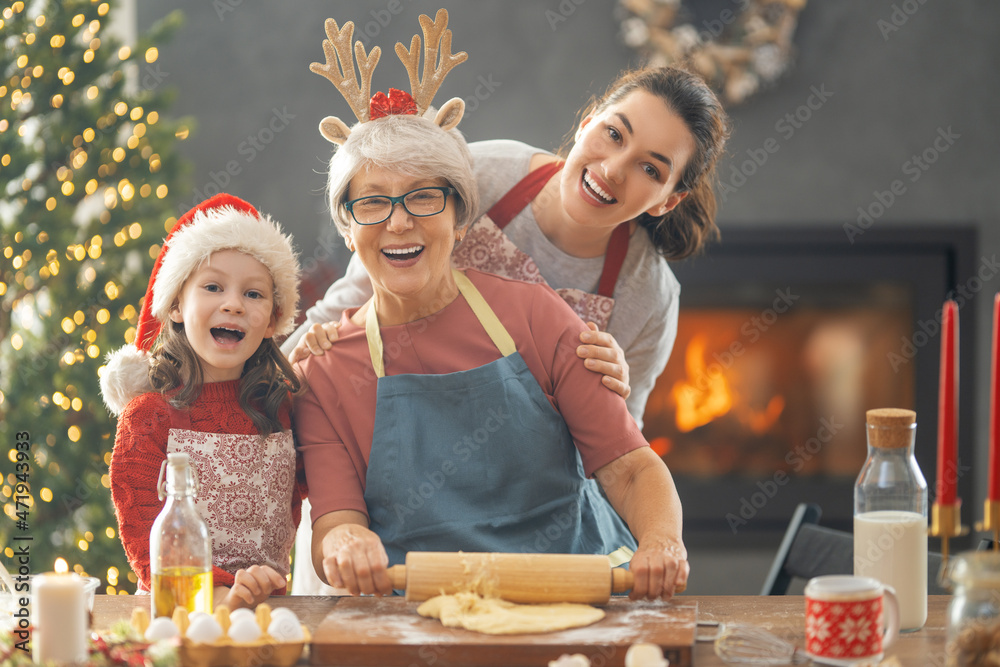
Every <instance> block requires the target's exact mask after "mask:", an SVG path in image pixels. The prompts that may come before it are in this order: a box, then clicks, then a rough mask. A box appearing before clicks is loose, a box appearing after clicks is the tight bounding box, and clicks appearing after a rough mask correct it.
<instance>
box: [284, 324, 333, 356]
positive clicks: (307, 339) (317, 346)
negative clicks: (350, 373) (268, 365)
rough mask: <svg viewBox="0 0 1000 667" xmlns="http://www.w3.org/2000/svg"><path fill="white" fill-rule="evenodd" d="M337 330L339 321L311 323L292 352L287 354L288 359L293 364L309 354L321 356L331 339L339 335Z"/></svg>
mask: <svg viewBox="0 0 1000 667" xmlns="http://www.w3.org/2000/svg"><path fill="white" fill-rule="evenodd" d="M339 330H340V322H317V323H316V324H314V325H312V326H311V327H309V331H307V332H306V334H305V335H304V336H302V338H300V339H299V342H298V344H297V345H296V346H295V349H294V350H292V353H291V354H290V355H288V361H289V362H291V363H293V364H294V363H296V362H298V361H302V360H303V359H308V358H309V356H310V355H312V356H315V357H319V356H322V355H323V353H325V352H326V351H327V350H329V349H330V346H331V345H332V344H333V341H335V340H337V338H339V337H340V331H339Z"/></svg>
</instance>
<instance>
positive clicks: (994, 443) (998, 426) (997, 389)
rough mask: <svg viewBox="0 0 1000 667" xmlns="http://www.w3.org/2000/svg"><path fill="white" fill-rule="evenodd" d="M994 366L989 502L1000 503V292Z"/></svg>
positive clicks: (995, 301) (995, 319)
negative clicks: (999, 367) (999, 369)
mask: <svg viewBox="0 0 1000 667" xmlns="http://www.w3.org/2000/svg"><path fill="white" fill-rule="evenodd" d="M992 350H993V365H992V366H991V367H990V483H989V488H988V492H987V500H994V501H1000V469H998V467H1000V451H998V450H1000V386H998V383H1000V372H998V369H997V365H998V364H1000V292H998V293H997V294H996V296H994V297H993V346H992Z"/></svg>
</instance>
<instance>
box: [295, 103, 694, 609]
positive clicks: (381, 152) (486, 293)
mask: <svg viewBox="0 0 1000 667" xmlns="http://www.w3.org/2000/svg"><path fill="white" fill-rule="evenodd" d="M338 143H339V142H338ZM476 191H477V188H476V182H475V179H474V176H473V172H472V167H471V162H470V156H469V152H468V147H467V146H466V144H465V141H464V140H463V139H462V137H461V135H460V134H459V133H458V131H457V130H445V129H442V127H441V126H439V125H438V124H437V123H436V122H435V121H434V120H431V119H429V118H425V117H421V116H416V115H389V116H385V117H383V118H379V119H378V120H372V121H369V122H363V123H359V124H358V125H356V126H355V127H354V128H353V129H352V130H351V131H350V136H349V137H348V138H346V140H345V141H344V143H343V145H342V146H341V148H340V149H338V151H337V152H336V154H335V156H334V158H333V159H332V161H331V164H330V177H329V196H330V204H331V210H332V214H333V217H334V220H335V222H336V224H337V227H338V230H339V231H340V233H341V234H342V235H343V236H344V239H345V241H346V243H347V246H348V247H349V248H350V249H351V250H352V251H353V252H356V253H357V255H358V257H359V258H360V260H361V262H362V263H363V264H364V267H365V269H366V270H367V272H368V275H369V276H370V277H371V282H372V288H373V291H374V296H373V297H372V299H371V300H369V301H368V302H367V303H365V304H364V305H363V306H361V307H360V308H357V309H349V310H347V311H346V312H345V313H344V315H343V317H342V319H341V325H340V337H339V339H338V340H337V341H335V342H334V343H333V345H332V348H331V349H330V350H329V351H328V352H327V353H326V354H325V355H323V356H317V357H310V358H307V359H306V360H304V361H303V362H301V363H300V364H299V369H300V371H301V372H302V374H303V376H304V377H305V380H306V383H307V387H308V390H307V391H306V393H305V394H304V395H303V396H302V397H301V398H300V399H299V400H298V401H297V402H296V408H295V424H296V431H297V435H298V440H299V443H300V447H301V450H302V453H303V456H304V459H305V467H306V471H307V478H308V481H309V487H310V492H311V499H312V503H313V509H312V516H313V563H314V566H315V568H316V571H317V574H319V576H320V577H321V578H322V579H323V580H325V581H326V582H328V583H329V584H330V585H332V586H336V587H343V588H346V589H347V590H348V591H349V592H350V593H352V594H354V595H357V594H361V593H365V594H388V593H390V592H391V590H392V587H391V584H390V581H389V578H388V575H387V573H386V570H387V567H388V566H389V565H390V564H396V563H401V562H403V560H404V557H405V554H406V552H408V551H459V550H464V551H497V552H554V553H591V554H594V553H609V552H611V551H613V550H615V549H616V548H618V547H620V546H623V545H625V546H634V545H635V542H634V541H633V535H634V536H635V538H636V539H637V541H638V547H637V549H636V554H635V556H634V557H633V559H632V561H631V566H630V567H631V570H632V572H633V574H634V576H635V585H634V588H633V591H632V593H631V596H632V597H633V598H664V599H666V598H670V597H671V596H672V595H673V594H674V591H675V588H676V587H677V586H678V585H683V584H685V583H686V580H687V576H688V564H687V561H686V550H685V548H684V545H683V542H682V540H681V505H680V500H679V498H678V496H677V492H676V489H675V487H674V484H673V480H672V479H671V476H670V473H669V471H668V470H667V468H666V466H665V465H664V464H663V461H662V460H661V459H660V458H659V457H658V456H657V455H656V454H655V453H653V451H652V450H651V449H650V448H649V446H648V443H647V442H646V441H645V440H644V439H643V436H642V434H641V432H640V431H639V429H638V427H637V426H636V424H635V421H634V420H633V419H632V418H631V417H630V416H629V413H628V410H627V408H626V405H625V402H624V401H623V400H622V398H621V397H620V396H618V395H617V394H615V393H613V392H611V391H609V390H607V389H606V388H605V387H603V386H602V384H601V379H600V376H599V375H596V374H594V373H591V372H590V371H588V370H587V369H586V368H585V367H584V365H583V364H581V363H580V362H579V359H578V358H577V356H576V354H575V349H576V346H577V341H578V340H579V334H580V332H582V331H585V330H586V329H587V327H586V325H585V324H584V323H583V322H582V321H581V320H580V319H579V318H578V317H577V316H576V315H575V314H574V313H573V312H572V311H571V310H570V308H569V307H568V306H567V305H566V303H565V302H564V301H563V300H562V299H561V298H560V297H559V296H558V295H556V293H555V292H553V291H552V290H551V289H550V288H548V287H547V286H544V285H538V284H527V283H521V282H518V281H513V280H509V279H505V278H499V277H496V276H493V275H490V274H486V273H481V272H478V271H475V270H472V269H467V270H466V271H464V272H460V271H456V270H453V269H452V268H451V255H452V251H453V249H454V247H455V245H456V243H459V242H461V239H462V236H463V234H464V232H465V230H466V228H467V226H468V225H469V223H470V222H471V221H472V218H473V216H474V215H475V212H476V210H477V206H478V202H477V194H476ZM595 479H596V483H595ZM597 483H599V484H600V487H601V489H603V490H604V494H605V495H606V497H607V499H605V497H604V496H602V494H601V492H600V490H601V489H599V488H598V486H597ZM609 501H610V503H609ZM623 519H624V521H623Z"/></svg>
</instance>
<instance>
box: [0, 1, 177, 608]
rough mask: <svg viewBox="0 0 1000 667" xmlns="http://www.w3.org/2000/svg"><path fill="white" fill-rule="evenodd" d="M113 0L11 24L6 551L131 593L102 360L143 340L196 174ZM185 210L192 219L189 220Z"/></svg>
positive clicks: (21, 13)
mask: <svg viewBox="0 0 1000 667" xmlns="http://www.w3.org/2000/svg"><path fill="white" fill-rule="evenodd" d="M114 5H115V2H113V1H107V2H105V1H91V0H44V1H35V2H30V3H27V4H26V3H24V2H14V3H8V4H6V5H5V6H4V9H3V11H2V16H0V36H2V39H3V43H4V44H3V46H4V48H3V52H2V53H0V74H2V78H0V188H3V193H2V197H0V240H2V247H3V256H2V257H0V455H2V456H3V463H2V464H0V476H2V480H0V494H2V496H0V503H3V505H4V516H3V517H0V546H2V547H5V548H4V551H3V553H4V556H5V558H3V561H5V562H6V564H7V566H8V568H10V567H11V566H13V568H14V569H18V568H23V567H24V566H25V565H27V567H28V568H29V569H30V571H32V572H42V571H49V570H52V568H53V565H54V563H55V561H56V560H57V559H58V558H62V559H64V560H65V561H66V563H67V565H68V566H69V568H70V569H72V570H75V571H77V572H80V573H87V574H90V575H92V576H97V577H99V578H101V579H102V587H101V588H100V589H99V592H108V593H116V592H122V591H134V589H135V576H134V575H133V574H132V572H131V570H130V568H129V566H128V563H127V561H126V559H125V554H124V551H123V550H122V546H121V543H120V541H119V539H118V534H117V523H116V521H115V517H114V511H113V508H112V504H111V494H110V491H109V482H108V462H109V461H110V458H111V449H112V447H113V445H114V433H115V421H114V419H113V418H112V417H111V416H110V415H109V413H108V411H107V409H106V408H105V407H104V405H103V403H102V401H101V397H100V394H99V391H98V370H99V368H100V367H101V366H102V364H103V363H104V357H105V355H106V354H107V353H108V352H109V351H111V350H113V349H116V348H118V347H121V346H122V345H124V344H125V343H126V342H131V341H132V338H133V337H134V335H135V325H136V322H137V317H138V312H137V311H138V308H139V306H140V300H141V298H142V296H143V294H144V293H145V289H146V283H147V280H148V276H149V271H150V269H151V268H152V264H153V259H154V258H155V257H156V253H157V252H158V251H159V245H158V243H160V242H161V241H162V239H163V237H164V235H165V233H166V231H168V230H169V229H170V227H171V226H172V224H173V223H174V222H175V219H176V216H177V215H179V211H178V206H180V202H181V201H182V200H183V195H184V193H185V191H186V188H185V186H184V184H185V182H186V173H187V169H186V167H185V165H184V163H183V161H182V160H181V158H180V157H179V156H178V154H177V153H176V142H177V141H178V140H180V139H184V138H185V137H186V136H187V133H188V130H187V125H188V123H186V122H184V121H168V120H167V119H165V118H163V117H161V116H160V111H161V109H163V108H164V107H165V106H166V104H167V103H168V102H169V100H168V95H169V91H168V88H167V85H166V84H167V82H168V81H167V80H168V77H169V75H168V74H167V73H164V72H162V71H161V70H160V68H159V66H158V65H157V62H156V61H157V55H158V54H157V48H156V44H159V43H162V40H163V39H164V38H166V37H167V36H168V34H169V33H170V32H171V31H172V30H174V29H175V28H176V27H177V26H178V25H179V24H180V17H179V15H177V14H172V15H170V16H169V17H167V18H166V19H164V20H163V21H161V22H160V23H159V24H157V25H156V26H155V27H154V28H152V29H151V30H150V32H149V33H147V34H146V35H143V36H141V37H140V38H138V39H137V40H136V43H135V44H134V45H126V44H123V43H122V42H121V41H120V40H119V39H116V37H115V35H113V34H111V32H110V31H109V30H108V24H109V21H110V19H111V15H112V13H113V12H114V7H113V6H114ZM181 212H182V211H181Z"/></svg>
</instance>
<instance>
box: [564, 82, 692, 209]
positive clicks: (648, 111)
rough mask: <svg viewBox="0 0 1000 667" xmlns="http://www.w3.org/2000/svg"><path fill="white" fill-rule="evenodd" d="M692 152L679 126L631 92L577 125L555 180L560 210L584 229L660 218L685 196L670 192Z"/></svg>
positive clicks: (653, 99) (657, 102)
mask: <svg viewBox="0 0 1000 667" xmlns="http://www.w3.org/2000/svg"><path fill="white" fill-rule="evenodd" d="M694 149H695V142H694V137H693V136H692V135H691V131H690V130H688V128H687V126H686V125H685V124H684V121H683V120H681V118H680V117H679V116H678V115H677V114H676V113H674V112H673V111H671V110H670V109H669V108H668V107H667V105H666V104H664V102H663V101H662V100H661V99H660V98H658V97H657V96H655V95H653V94H652V93H649V92H647V91H645V90H641V89H640V90H635V91H633V92H631V93H629V94H628V95H626V96H625V97H624V98H623V99H622V100H621V101H619V102H617V103H616V104H612V105H610V106H608V107H607V108H605V109H604V110H602V111H600V112H599V113H597V114H595V115H590V116H587V117H586V118H585V119H584V120H583V122H582V123H581V124H580V129H579V131H578V132H577V136H576V143H575V144H574V146H573V149H572V150H571V151H570V153H569V156H568V158H567V160H566V166H565V167H564V168H563V173H562V176H561V181H560V195H561V197H562V201H563V206H564V208H565V211H566V213H567V214H568V215H569V217H570V218H572V219H573V220H574V221H576V222H577V223H578V224H580V225H584V226H588V227H597V226H600V227H604V226H611V227H613V226H615V225H618V224H619V223H622V222H625V221H626V220H632V219H633V218H635V217H636V216H638V215H639V214H640V213H644V212H645V213H649V214H650V215H654V216H661V215H663V214H665V213H667V212H668V211H670V210H671V209H672V208H674V207H675V206H677V204H679V203H680V202H681V200H682V199H683V198H684V196H685V193H678V192H675V189H676V187H677V184H678V182H679V179H680V176H681V173H682V172H683V169H684V167H685V165H686V164H687V162H688V160H689V159H690V158H691V156H692V155H693V153H694Z"/></svg>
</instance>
